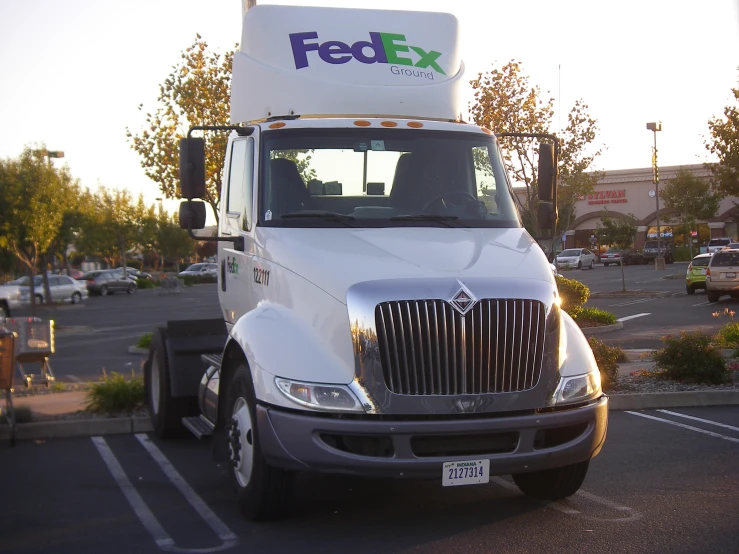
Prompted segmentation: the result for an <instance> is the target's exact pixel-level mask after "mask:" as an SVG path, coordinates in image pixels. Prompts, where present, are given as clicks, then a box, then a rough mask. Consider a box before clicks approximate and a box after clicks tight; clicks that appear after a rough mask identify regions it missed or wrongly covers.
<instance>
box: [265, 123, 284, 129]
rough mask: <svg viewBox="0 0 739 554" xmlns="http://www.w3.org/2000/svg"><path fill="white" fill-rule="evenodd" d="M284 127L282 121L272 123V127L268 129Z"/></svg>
mask: <svg viewBox="0 0 739 554" xmlns="http://www.w3.org/2000/svg"><path fill="white" fill-rule="evenodd" d="M284 126H285V122H284V121H278V122H277V123H273V124H272V125H270V126H269V128H270V129H281V128H282V127H284Z"/></svg>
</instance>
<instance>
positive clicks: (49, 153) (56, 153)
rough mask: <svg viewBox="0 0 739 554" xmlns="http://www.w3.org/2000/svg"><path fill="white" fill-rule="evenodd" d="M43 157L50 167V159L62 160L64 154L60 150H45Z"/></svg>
mask: <svg viewBox="0 0 739 554" xmlns="http://www.w3.org/2000/svg"><path fill="white" fill-rule="evenodd" d="M44 156H46V158H47V159H48V160H49V165H51V158H63V157H64V152H62V151H61V150H45V151H44Z"/></svg>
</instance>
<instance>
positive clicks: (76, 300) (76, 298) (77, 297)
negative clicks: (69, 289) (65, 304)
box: [72, 292, 82, 304]
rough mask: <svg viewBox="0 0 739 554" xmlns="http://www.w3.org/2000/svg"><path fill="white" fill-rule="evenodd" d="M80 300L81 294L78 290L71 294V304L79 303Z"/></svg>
mask: <svg viewBox="0 0 739 554" xmlns="http://www.w3.org/2000/svg"><path fill="white" fill-rule="evenodd" d="M80 302H82V295H81V294H80V293H79V292H75V293H74V294H73V295H72V304H79V303H80Z"/></svg>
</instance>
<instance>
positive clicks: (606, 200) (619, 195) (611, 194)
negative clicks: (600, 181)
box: [587, 189, 628, 204]
mask: <svg viewBox="0 0 739 554" xmlns="http://www.w3.org/2000/svg"><path fill="white" fill-rule="evenodd" d="M587 199H588V204H625V203H626V202H628V199H627V198H626V189H621V190H599V191H596V192H591V193H590V194H588V195H587Z"/></svg>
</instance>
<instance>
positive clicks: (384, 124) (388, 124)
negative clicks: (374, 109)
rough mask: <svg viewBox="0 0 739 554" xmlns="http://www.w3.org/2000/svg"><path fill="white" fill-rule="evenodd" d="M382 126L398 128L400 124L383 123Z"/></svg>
mask: <svg viewBox="0 0 739 554" xmlns="http://www.w3.org/2000/svg"><path fill="white" fill-rule="evenodd" d="M380 125H382V126H383V127H397V126H398V124H397V123H395V121H382V122H381V123H380Z"/></svg>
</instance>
